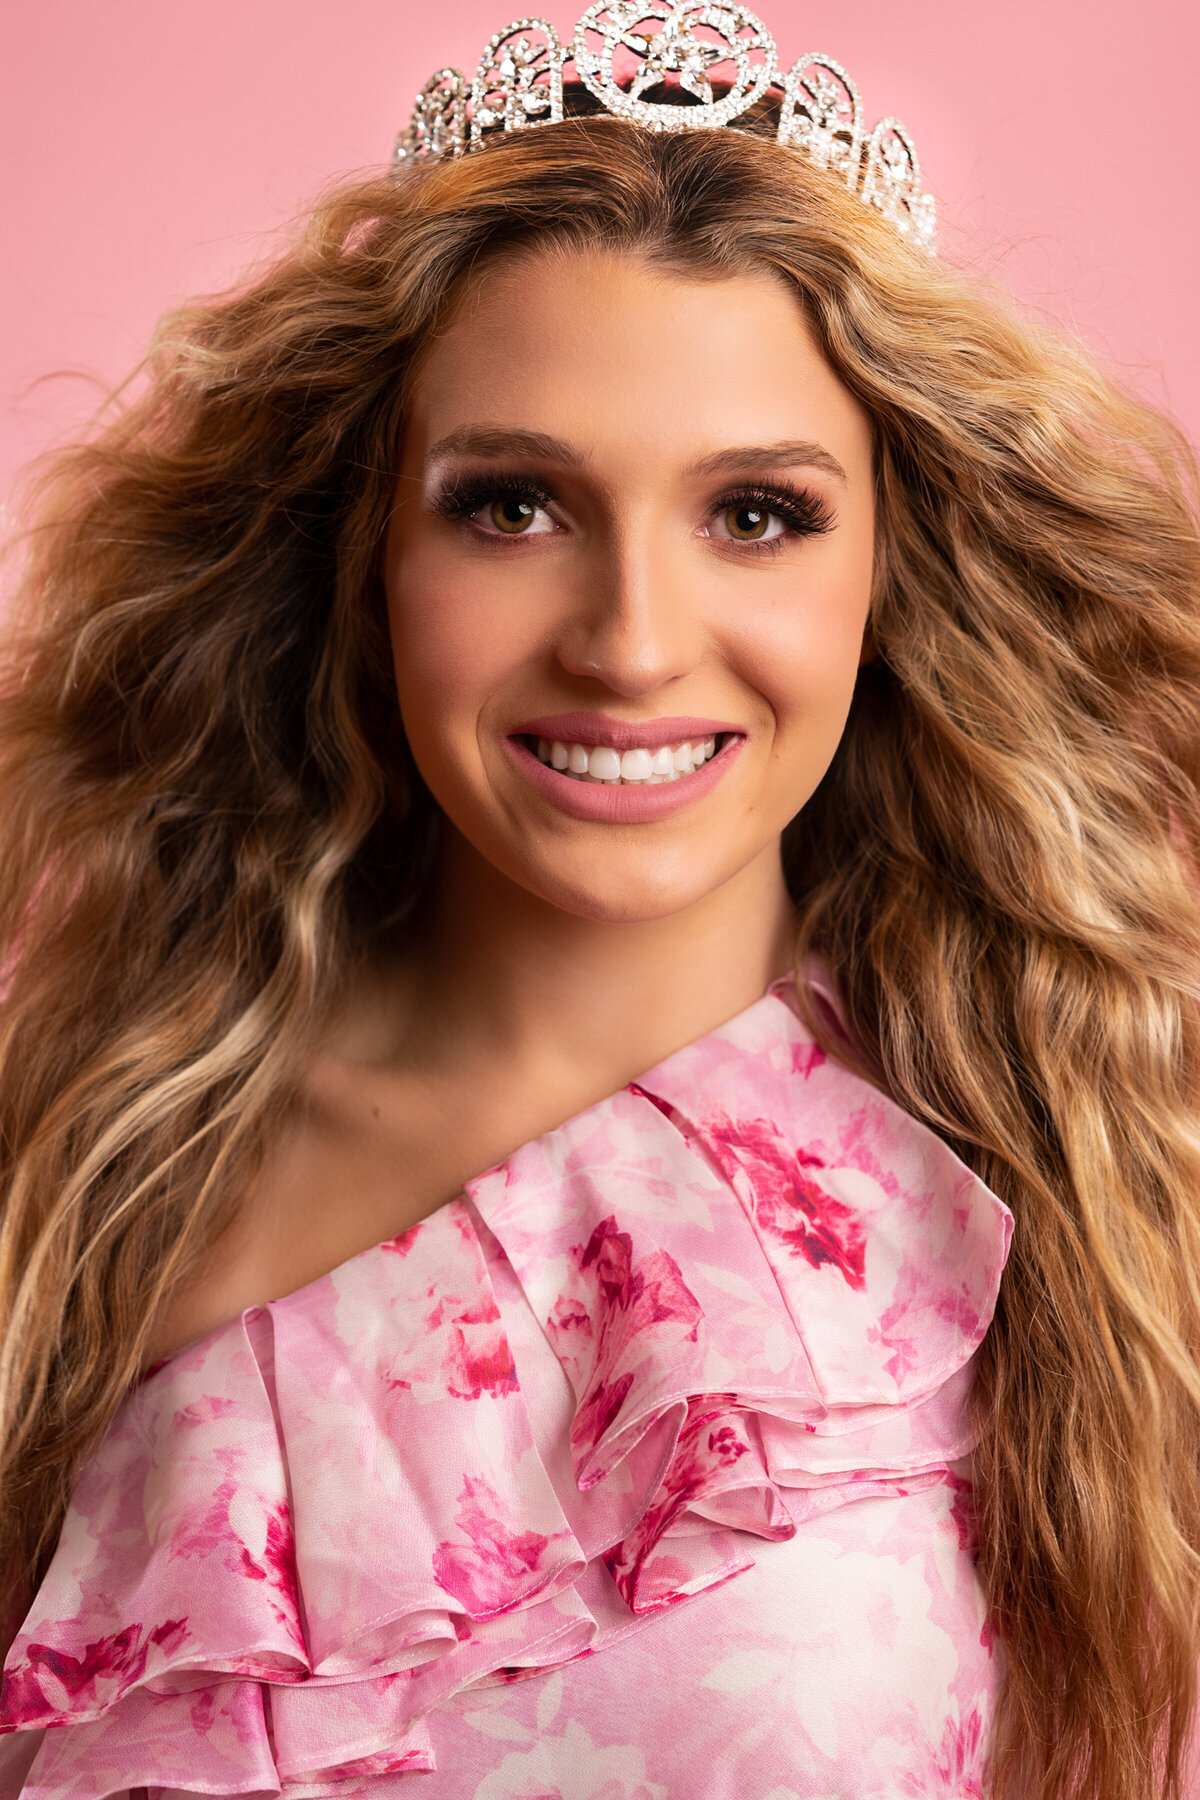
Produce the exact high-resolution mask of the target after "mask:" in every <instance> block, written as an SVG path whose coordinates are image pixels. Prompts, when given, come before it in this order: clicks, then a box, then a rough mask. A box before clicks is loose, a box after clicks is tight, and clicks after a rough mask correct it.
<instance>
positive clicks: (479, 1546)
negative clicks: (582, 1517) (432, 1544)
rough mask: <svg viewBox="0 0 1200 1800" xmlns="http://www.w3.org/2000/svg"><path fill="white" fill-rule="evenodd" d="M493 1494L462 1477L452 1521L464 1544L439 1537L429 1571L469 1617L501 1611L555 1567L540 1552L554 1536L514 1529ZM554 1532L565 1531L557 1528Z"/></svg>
mask: <svg viewBox="0 0 1200 1800" xmlns="http://www.w3.org/2000/svg"><path fill="white" fill-rule="evenodd" d="M502 1513H503V1507H502V1503H501V1500H500V1497H499V1495H498V1494H497V1493H496V1492H495V1490H494V1489H493V1488H490V1487H489V1486H488V1484H487V1482H486V1481H476V1480H473V1479H472V1477H471V1476H469V1475H467V1476H465V1477H464V1479H463V1485H462V1491H461V1493H460V1494H459V1497H458V1508H457V1511H456V1513H455V1523H456V1525H457V1526H458V1529H459V1530H460V1531H461V1532H462V1534H463V1536H464V1537H465V1538H467V1539H468V1542H467V1543H466V1544H453V1543H448V1542H442V1543H440V1544H439V1545H438V1546H437V1549H436V1550H435V1551H434V1553H433V1573H434V1577H435V1579H436V1580H437V1582H438V1585H439V1586H440V1587H443V1588H445V1590H446V1592H447V1593H448V1594H452V1595H453V1596H454V1598H455V1599H456V1600H457V1601H458V1602H459V1604H460V1605H461V1606H462V1607H463V1608H464V1610H465V1611H466V1612H467V1613H468V1614H469V1615H470V1617H471V1618H472V1619H487V1618H491V1617H493V1616H494V1615H495V1614H497V1613H502V1612H507V1611H508V1610H509V1609H510V1608H511V1607H514V1606H518V1605H520V1603H521V1602H522V1601H523V1600H528V1599H529V1598H530V1597H531V1596H532V1595H533V1594H536V1593H538V1592H539V1590H540V1589H541V1588H543V1587H544V1586H545V1585H546V1582H547V1581H549V1580H550V1578H551V1576H552V1575H553V1574H554V1573H555V1572H556V1568H557V1564H554V1565H553V1566H549V1565H548V1564H547V1556H546V1553H547V1551H548V1550H549V1549H550V1546H551V1545H552V1544H553V1543H554V1542H556V1539H555V1538H551V1537H547V1536H546V1535H545V1534H544V1533H543V1532H540V1531H514V1530H513V1529H512V1526H511V1525H510V1523H509V1522H508V1521H507V1520H506V1519H504V1518H503V1516H502ZM558 1535H559V1536H562V1535H565V1534H562V1533H560V1534H558Z"/></svg>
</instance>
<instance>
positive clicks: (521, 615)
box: [385, 252, 874, 921]
mask: <svg viewBox="0 0 1200 1800" xmlns="http://www.w3.org/2000/svg"><path fill="white" fill-rule="evenodd" d="M873 492H874V489H873V477H872V459H871V430H870V425H869V422H868V419H867V416H866V414H865V413H864V411H863V409H862V408H861V407H860V406H859V405H858V403H857V402H856V401H855V400H854V399H853V398H852V396H851V395H850V394H849V392H848V391H847V390H846V388H845V387H844V386H843V385H842V384H841V382H840V381H839V380H838V378H837V377H836V376H835V375H834V373H833V371H832V370H831V369H830V367H829V365H828V363H827V362H826V361H825V359H824V358H823V356H822V355H821V353H820V352H819V350H818V349H817V347H816V344H815V342H814V341H813V338H812V336H811V334H810V332H809V330H808V328H807V327H806V325H805V322H804V319H803V316H802V313H801V310H800V307H799V304H798V302H797V300H796V298H795V296H794V295H793V294H791V293H790V292H789V291H788V289H787V288H786V287H785V286H784V285H783V283H782V281H779V280H777V279H776V278H774V277H773V276H771V275H768V274H765V273H764V274H761V275H760V274H754V275H739V276H736V277H730V278H721V279H713V280H697V279H692V278H689V277H681V276H678V275H675V274H672V273H669V272H667V271H665V270H663V269H661V268H657V269H656V268H654V267H653V266H651V265H649V264H647V263H645V262H642V261H638V260H635V259H633V258H632V257H626V256H619V255H616V254H603V253H596V254H584V253H578V252H558V253H554V254H549V253H539V254H538V255H537V256H529V257H525V258H522V259H520V260H514V261H512V262H509V263H507V264H503V265H500V266H498V267H497V268H495V269H493V270H491V271H489V272H488V273H487V274H486V275H485V276H484V278H483V279H482V281H481V282H480V283H479V285H478V287H477V288H476V289H475V290H474V292H473V294H472V296H471V298H470V299H469V300H468V301H466V302H464V303H463V304H462V305H461V306H460V307H459V308H458V310H457V311H456V313H455V315H454V316H453V318H452V319H451V321H450V323H449V325H448V327H447V328H446V329H445V330H444V331H443V332H442V333H441V334H440V335H439V336H437V337H436V338H435V339H434V340H433V342H432V344H431V345H430V347H429V348H428V350H427V351H426V353H425V355H424V358H423V360H422V362H421V365H420V368H419V370H418V373H417V376H416V379H415V383H414V389H413V394H412V401H411V407H410V410H409V414H408V422H407V429H406V432H405V438H404V443H403V446H402V453H401V465H400V474H399V479H398V483H397V488H396V499H395V507H394V511H393V515H392V520H391V524H390V527H389V532H388V539H387V546H386V559H385V583H386V590H387V601H388V616H389V622H390V629H391V636H392V643H393V648H394V654H395V665H396V681H397V690H398V696H399V703H400V711H401V717H402V719H403V723H404V728H405V731H406V734H407V736H408V740H409V744H410V746H411V749H412V753H413V756H414V758H415V760H416V763H417V766H418V768H419V769H420V771H421V774H422V776H423V777H424V779H425V781H426V783H427V785H428V786H429V788H430V790H431V792H432V793H433V795H434V798H435V799H436V800H437V801H438V803H439V805H440V806H441V807H442V809H443V811H444V812H445V814H446V815H447V818H448V819H449V820H450V822H451V824H452V826H453V827H455V828H457V830H458V832H459V833H461V834H462V836H463V837H464V838H465V839H466V840H467V841H468V843H470V844H471V845H472V846H473V847H474V848H475V850H476V851H477V852H478V853H479V854H481V855H482V856H483V857H484V858H486V860H487V861H488V862H489V863H491V864H492V865H493V866H494V867H495V868H497V869H498V870H500V871H501V872H502V874H504V875H505V876H507V877H508V878H509V879H510V880H511V881H513V882H515V883H517V884H518V885H519V886H520V887H522V888H524V889H526V890H528V891H530V892H532V893H534V894H537V895H539V896H541V898H543V899H544V900H548V901H550V902H551V903H552V904H554V905H555V906H558V907H560V908H562V909H564V910H565V911H567V912H570V913H574V914H576V915H579V916H582V917H588V918H593V919H611V920H614V921H616V920H635V919H649V918H654V917H664V916H667V915H671V914H675V913H679V912H681V911H682V910H683V909H685V908H686V907H688V906H689V905H692V904H694V903H696V902H698V901H700V900H702V899H703V898H704V896H706V895H707V894H710V893H712V892H713V891H714V890H715V889H717V888H718V887H720V886H721V885H722V884H724V883H725V882H727V881H729V880H730V879H731V878H733V877H735V876H736V875H737V874H738V873H739V872H740V871H743V870H747V869H748V868H749V867H750V866H751V865H754V864H756V863H759V862H760V861H761V859H763V858H769V859H773V861H774V862H775V863H776V865H777V861H778V844H779V837H780V833H781V832H782V830H783V827H784V826H785V825H786V824H787V822H788V820H789V819H790V818H792V816H793V815H794V814H795V813H796V812H798V811H799V810H800V808H801V807H802V806H803V805H804V803H805V801H806V800H807V799H808V798H809V796H810V795H811V794H812V792H813V790H814V788H815V787H816V786H817V783H818V782H819V781H820V779H821V777H822V775H823V774H824V773H825V770H826V769H827V767H828V766H829V762H830V760H831V758H832V756H833V754H834V751H835V749H836V747H837V743H838V740H839V738H840V736H841V733H842V729H843V726H844V724H845V721H846V715H847V712H848V710H849V705H850V699H851V695H852V693H853V688H854V680H855V674H856V670H857V668H858V665H859V662H860V659H861V654H862V644H863V634H864V629H865V625H866V619H867V609H868V604H869V599H870V592H871V578H872V561H873V542H874V516H873Z"/></svg>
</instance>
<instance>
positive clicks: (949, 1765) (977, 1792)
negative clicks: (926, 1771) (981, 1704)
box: [901, 1706, 984, 1800]
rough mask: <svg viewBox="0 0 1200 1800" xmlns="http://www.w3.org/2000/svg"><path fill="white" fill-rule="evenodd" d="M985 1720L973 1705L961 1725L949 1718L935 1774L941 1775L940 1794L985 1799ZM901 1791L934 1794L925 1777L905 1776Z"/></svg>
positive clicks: (968, 1799) (956, 1799)
mask: <svg viewBox="0 0 1200 1800" xmlns="http://www.w3.org/2000/svg"><path fill="white" fill-rule="evenodd" d="M983 1736H984V1728H983V1720H982V1718H981V1717H980V1713H979V1708H978V1707H977V1706H973V1707H972V1708H971V1710H970V1712H969V1713H968V1714H967V1716H966V1718H965V1719H963V1721H962V1723H961V1724H958V1723H956V1722H955V1720H953V1719H947V1720H946V1723H945V1726H944V1728H943V1730H942V1741H941V1744H940V1746H939V1747H938V1750H937V1752H936V1755H937V1761H936V1763H935V1764H934V1767H933V1770H932V1773H933V1774H935V1775H937V1776H938V1778H939V1779H938V1790H937V1791H938V1792H939V1793H945V1794H953V1795H954V1800H983V1787H982V1785H981V1784H980V1779H979V1776H978V1774H977V1772H976V1771H977V1770H978V1768H979V1761H980V1756H979V1753H980V1750H981V1748H982V1745H983ZM901 1792H903V1793H905V1794H911V1795H913V1796H921V1797H922V1800H923V1797H924V1796H925V1795H927V1794H928V1793H929V1792H930V1787H929V1785H928V1784H927V1783H926V1781H925V1780H924V1778H923V1777H917V1776H915V1775H908V1776H906V1777H905V1781H904V1786H903V1788H902V1789H901Z"/></svg>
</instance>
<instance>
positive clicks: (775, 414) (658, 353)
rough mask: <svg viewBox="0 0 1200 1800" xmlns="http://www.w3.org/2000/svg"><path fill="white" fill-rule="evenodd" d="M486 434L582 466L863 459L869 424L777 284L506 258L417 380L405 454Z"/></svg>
mask: <svg viewBox="0 0 1200 1800" xmlns="http://www.w3.org/2000/svg"><path fill="white" fill-rule="evenodd" d="M481 423H488V424H496V425H504V426H506V427H511V428H517V429H522V430H528V431H533V432H545V433H550V434H553V435H554V436H556V437H558V438H561V439H566V440H568V441H570V442H572V443H573V444H575V446H576V447H577V448H578V449H579V450H580V452H581V454H582V455H583V456H585V457H600V456H604V455H612V454H615V453H616V452H617V451H618V450H619V449H620V448H622V447H624V448H625V449H626V450H627V451H628V450H630V449H631V448H635V449H636V451H637V453H638V454H639V455H640V457H641V459H642V461H643V464H646V463H649V462H652V461H653V460H654V459H655V458H665V459H667V460H668V461H669V460H671V459H673V458H681V459H685V460H686V461H688V462H689V463H691V462H692V461H694V460H695V458H696V457H697V456H702V455H703V454H704V453H705V452H711V451H715V450H719V449H720V448H722V447H723V446H725V445H727V444H730V443H754V442H760V443H765V442H772V441H776V440H780V439H785V438H801V437H804V438H809V439H812V440H814V441H818V442H821V443H825V444H827V447H828V448H829V449H830V451H831V452H832V453H833V454H834V455H835V456H837V457H838V458H839V460H842V461H843V462H847V460H848V461H849V462H855V461H858V462H860V463H861V461H862V459H863V458H864V457H865V458H866V459H867V460H868V462H869V459H870V435H871V434H870V424H869V420H868V418H867V415H866V414H865V412H864V410H863V409H862V407H861V406H860V405H859V404H858V402H857V401H856V400H855V399H854V397H853V396H852V395H851V394H850V392H849V391H848V389H847V388H846V387H845V386H844V384H843V383H842V382H841V381H840V380H839V378H838V377H837V375H836V374H835V373H834V371H833V369H832V368H831V367H830V365H829V363H828V362H827V361H826V359H825V357H824V355H823V354H822V352H821V350H820V348H819V346H818V344H817V342H816V339H815V337H814V336H813V333H812V331H811V329H810V327H809V325H808V323H807V321H806V319H805V316H804V311H803V308H802V305H801V303H800V300H799V298H798V296H797V295H796V294H795V293H794V292H793V291H792V290H791V289H790V288H789V286H788V285H787V284H786V283H785V281H784V280H783V279H782V278H781V277H778V276H776V275H773V274H771V273H770V272H768V271H766V270H762V271H752V272H748V273H739V274H736V275H728V276H715V277H712V276H706V277H704V278H698V277H693V276H690V275H688V274H686V273H684V272H679V271H675V270H673V269H670V268H666V267H663V266H661V265H658V264H655V263H653V262H650V261H647V260H645V259H643V258H639V257H636V256H633V255H623V254H619V253H614V252H599V251H598V252H586V251H574V250H571V251H566V250H555V251H548V252H541V253H539V254H536V255H522V256H520V257H515V258H513V259H511V260H508V261H505V262H502V263H500V264H498V265H496V266H494V267H492V268H490V269H488V270H487V271H485V272H484V273H483V274H482V275H481V276H480V278H479V279H478V281H477V282H475V283H474V284H473V286H472V287H471V289H470V290H469V292H468V293H467V294H466V295H465V296H464V297H463V298H462V300H460V302H459V303H458V305H457V307H456V308H455V310H454V312H453V314H452V315H451V317H450V319H449V320H448V322H447V323H446V325H445V326H444V328H443V329H442V330H441V331H440V332H439V333H438V334H437V336H436V337H435V338H434V339H433V341H432V343H431V344H430V345H429V346H428V348H427V350H426V352H425V354H424V356H423V357H422V359H421V363H420V366H419V368H418V370H417V372H416V375H415V378H414V382H413V388H412V394H411V405H410V412H409V429H408V445H407V448H408V450H409V451H410V452H413V453H418V452H420V451H421V449H422V446H424V447H425V448H427V447H428V445H429V444H430V443H431V442H433V441H435V440H440V439H442V438H444V437H446V436H447V435H450V434H452V433H454V432H456V431H459V430H466V429H470V428H471V427H475V426H478V425H479V424H481ZM407 460H408V457H407V456H406V461H407Z"/></svg>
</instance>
